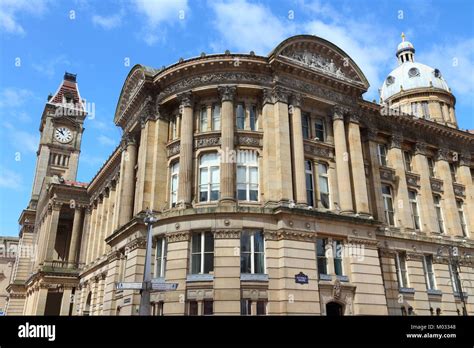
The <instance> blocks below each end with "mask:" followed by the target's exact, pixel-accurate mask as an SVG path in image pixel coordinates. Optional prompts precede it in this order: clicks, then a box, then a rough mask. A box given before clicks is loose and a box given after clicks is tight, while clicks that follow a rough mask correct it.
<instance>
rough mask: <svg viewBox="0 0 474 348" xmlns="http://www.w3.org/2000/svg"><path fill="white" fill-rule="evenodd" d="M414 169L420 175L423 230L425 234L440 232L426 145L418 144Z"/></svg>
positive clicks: (420, 204) (414, 158)
mask: <svg viewBox="0 0 474 348" xmlns="http://www.w3.org/2000/svg"><path fill="white" fill-rule="evenodd" d="M413 168H414V170H415V172H416V173H418V174H419V175H420V191H419V195H418V197H419V204H418V209H419V210H420V215H421V224H422V230H423V231H424V232H436V231H438V224H437V221H438V218H437V217H436V211H435V209H434V202H433V193H432V191H431V181H430V171H429V168H428V160H427V159H426V144H425V143H421V142H418V143H416V146H415V156H414V157H413Z"/></svg>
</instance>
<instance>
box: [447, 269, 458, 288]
mask: <svg viewBox="0 0 474 348" xmlns="http://www.w3.org/2000/svg"><path fill="white" fill-rule="evenodd" d="M448 265H449V277H450V280H451V284H452V286H453V291H454V293H457V294H459V287H458V282H457V278H456V273H455V271H454V268H453V265H452V264H451V263H449V264H448ZM457 276H459V274H458V275H457Z"/></svg>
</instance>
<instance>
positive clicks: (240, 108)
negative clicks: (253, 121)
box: [235, 103, 245, 129]
mask: <svg viewBox="0 0 474 348" xmlns="http://www.w3.org/2000/svg"><path fill="white" fill-rule="evenodd" d="M235 116H236V124H237V129H244V126H245V108H244V104H241V103H240V104H237V107H236V109H235Z"/></svg>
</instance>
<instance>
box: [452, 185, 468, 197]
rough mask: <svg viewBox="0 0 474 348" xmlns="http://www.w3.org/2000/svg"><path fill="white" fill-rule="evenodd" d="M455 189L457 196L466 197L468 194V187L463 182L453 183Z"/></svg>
mask: <svg viewBox="0 0 474 348" xmlns="http://www.w3.org/2000/svg"><path fill="white" fill-rule="evenodd" d="M453 189H454V194H455V195H456V196H460V197H464V196H465V195H466V187H465V186H464V185H462V184H458V183H453Z"/></svg>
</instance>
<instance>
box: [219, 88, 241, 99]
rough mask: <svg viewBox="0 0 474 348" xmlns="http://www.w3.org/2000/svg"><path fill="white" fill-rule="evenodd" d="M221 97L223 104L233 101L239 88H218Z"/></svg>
mask: <svg viewBox="0 0 474 348" xmlns="http://www.w3.org/2000/svg"><path fill="white" fill-rule="evenodd" d="M217 90H218V92H219V96H220V98H221V101H222V102H225V101H233V100H234V97H235V93H236V92H237V87H235V86H219V87H218V88H217Z"/></svg>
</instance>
